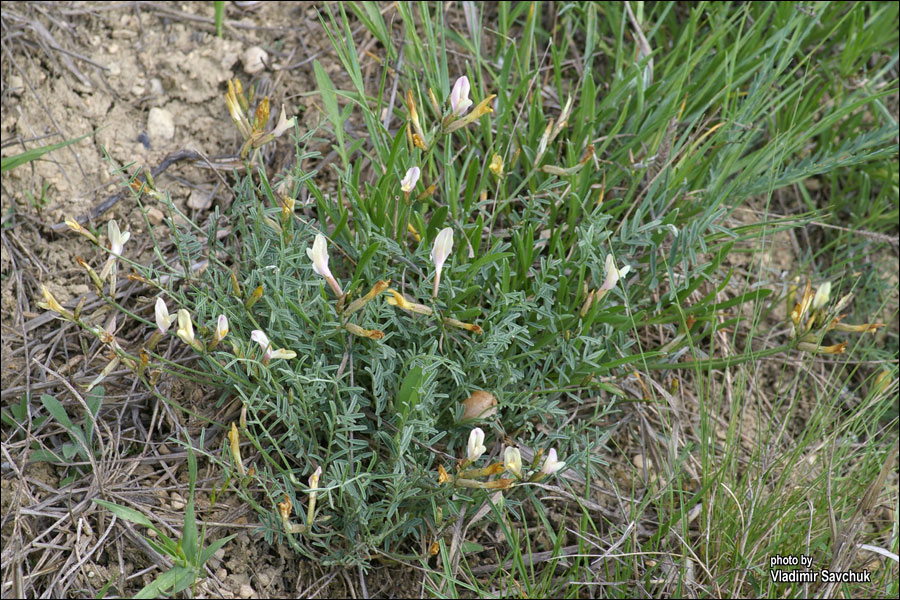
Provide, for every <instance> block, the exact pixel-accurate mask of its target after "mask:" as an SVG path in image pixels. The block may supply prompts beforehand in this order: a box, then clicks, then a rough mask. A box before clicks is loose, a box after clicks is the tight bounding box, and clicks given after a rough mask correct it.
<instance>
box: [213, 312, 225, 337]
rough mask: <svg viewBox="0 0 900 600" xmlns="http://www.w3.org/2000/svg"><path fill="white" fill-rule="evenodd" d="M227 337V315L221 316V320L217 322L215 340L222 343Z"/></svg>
mask: <svg viewBox="0 0 900 600" xmlns="http://www.w3.org/2000/svg"><path fill="white" fill-rule="evenodd" d="M226 335H228V317H226V316H225V315H219V318H218V320H217V321H216V337H215V340H216V341H217V342H221V341H222V340H223V339H225V336H226Z"/></svg>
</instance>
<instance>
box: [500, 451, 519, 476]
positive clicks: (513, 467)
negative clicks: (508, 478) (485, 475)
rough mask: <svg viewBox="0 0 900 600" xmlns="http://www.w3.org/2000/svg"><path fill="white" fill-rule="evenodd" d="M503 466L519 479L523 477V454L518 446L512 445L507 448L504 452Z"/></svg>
mask: <svg viewBox="0 0 900 600" xmlns="http://www.w3.org/2000/svg"><path fill="white" fill-rule="evenodd" d="M503 466H504V467H505V468H506V470H507V471H509V472H510V473H512V474H513V475H515V476H516V477H518V478H519V479H521V478H522V454H521V453H520V452H519V449H518V448H513V447H512V446H508V447H507V448H506V451H504V453H503Z"/></svg>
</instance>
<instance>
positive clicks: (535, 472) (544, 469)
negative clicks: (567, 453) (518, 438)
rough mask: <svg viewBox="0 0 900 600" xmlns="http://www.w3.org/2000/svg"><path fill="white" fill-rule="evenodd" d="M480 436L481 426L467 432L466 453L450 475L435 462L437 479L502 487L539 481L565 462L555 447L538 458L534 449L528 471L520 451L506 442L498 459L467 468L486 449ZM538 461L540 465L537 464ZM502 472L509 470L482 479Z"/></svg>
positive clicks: (462, 485)
mask: <svg viewBox="0 0 900 600" xmlns="http://www.w3.org/2000/svg"><path fill="white" fill-rule="evenodd" d="M484 439H485V434H484V430H482V429H481V428H480V427H475V428H474V429H472V431H471V432H469V442H468V444H467V445H466V456H465V458H462V459H460V460H459V463H458V465H457V470H456V474H455V476H451V475H450V474H449V473H448V472H447V470H446V469H444V467H443V466H442V465H438V483H440V484H444V483H452V484H453V485H455V486H457V487H463V488H478V489H485V490H505V489H507V488H510V487H512V486H514V485H516V484H518V483H525V482H535V481H540V480H541V479H544V478H546V477H550V476H552V475H555V474H556V473H558V472H559V471H561V470H562V469H563V467H565V466H566V463H565V462H564V461H561V460H559V459H558V457H557V455H556V449H555V448H551V449H550V450H549V451H548V452H547V456H546V458H544V460H543V461H541V454H542V452H538V454H537V455H536V456H535V457H534V460H533V461H532V464H531V465H530V466H529V467H528V470H527V471H528V472H526V468H525V467H524V465H523V464H522V452H521V451H520V450H519V449H518V448H516V447H514V446H507V447H506V449H505V450H504V451H503V460H502V461H499V462H495V463H492V464H490V465H488V466H486V467H483V468H480V469H471V468H470V467H471V466H472V465H473V464H474V463H475V462H476V461H477V460H478V459H480V458H481V456H482V455H483V454H484V453H485V452H487V447H486V446H485V445H484ZM539 464H540V468H538V465H539ZM503 473H509V474H511V475H512V477H501V478H499V479H488V480H482V479H483V478H486V477H490V476H492V475H500V474H503Z"/></svg>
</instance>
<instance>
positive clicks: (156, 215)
mask: <svg viewBox="0 0 900 600" xmlns="http://www.w3.org/2000/svg"><path fill="white" fill-rule="evenodd" d="M164 218H165V215H163V212H162V211H161V210H159V209H158V208H156V207H155V206H151V207H150V208H148V209H147V220H148V221H150V224H151V225H159V224H160V223H162V222H163V219H164Z"/></svg>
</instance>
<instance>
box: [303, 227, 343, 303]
mask: <svg viewBox="0 0 900 600" xmlns="http://www.w3.org/2000/svg"><path fill="white" fill-rule="evenodd" d="M306 255H307V256H308V257H309V258H310V260H311V261H312V264H313V271H315V272H316V273H317V274H318V275H321V276H322V277H324V278H325V281H327V282H328V285H329V286H331V289H332V291H333V292H334V293H335V295H337V296H338V297H340V296H343V295H344V292H343V290H341V286H340V284H339V283H338V281H337V279H335V278H334V275H332V274H331V269H329V268H328V244H327V242H326V241H325V236H324V235H322V234H321V233H318V234H316V239H315V241H314V242H313V245H312V248H307V249H306Z"/></svg>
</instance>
